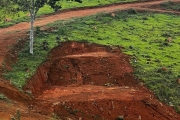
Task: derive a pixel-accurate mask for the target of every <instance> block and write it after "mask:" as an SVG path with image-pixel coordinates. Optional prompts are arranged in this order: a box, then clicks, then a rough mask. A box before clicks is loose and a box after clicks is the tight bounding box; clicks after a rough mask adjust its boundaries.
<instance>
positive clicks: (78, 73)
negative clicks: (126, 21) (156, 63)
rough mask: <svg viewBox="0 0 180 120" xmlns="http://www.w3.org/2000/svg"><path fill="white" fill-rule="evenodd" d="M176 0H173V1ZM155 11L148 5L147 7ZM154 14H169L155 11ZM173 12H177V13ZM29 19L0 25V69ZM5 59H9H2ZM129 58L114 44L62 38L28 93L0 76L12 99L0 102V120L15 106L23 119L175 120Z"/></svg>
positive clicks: (73, 14) (2, 87)
mask: <svg viewBox="0 0 180 120" xmlns="http://www.w3.org/2000/svg"><path fill="white" fill-rule="evenodd" d="M172 1H178V0H172ZM162 2H164V1H163V0H157V1H152V2H146V3H134V4H124V5H114V6H109V7H103V8H95V9H87V10H76V11H67V12H64V13H58V14H55V15H51V16H44V17H42V18H39V19H38V20H37V21H36V23H35V24H36V26H43V25H46V24H48V23H50V22H54V21H56V20H62V19H69V18H73V17H82V16H87V15H92V14H96V13H99V12H112V11H114V10H118V9H120V10H123V9H129V8H136V9H143V10H144V9H147V8H143V7H142V6H144V5H154V4H159V3H162ZM148 10H151V11H154V10H153V9H148ZM156 11H158V12H171V13H173V11H166V10H156ZM177 14H178V13H177ZM28 28H29V23H27V22H23V23H19V24H17V25H14V26H11V27H8V28H2V29H0V68H1V73H2V72H3V70H2V66H3V64H2V63H3V62H4V63H6V64H9V63H11V60H12V61H14V60H16V59H14V58H16V57H17V56H16V53H17V52H16V50H14V51H13V54H12V50H10V49H11V47H10V46H11V45H13V44H15V43H16V42H17V40H18V39H19V38H24V37H26V33H25V31H26V30H27V29H28ZM5 57H6V58H7V59H8V60H10V61H5ZM132 72H133V69H132V66H131V65H130V63H129V57H128V56H126V55H124V54H122V52H121V48H119V47H113V48H110V47H107V46H100V45H95V44H86V43H76V42H72V43H71V42H67V43H63V44H62V45H61V46H59V47H57V48H55V49H53V50H52V52H51V53H50V54H49V57H48V58H47V61H46V62H45V63H43V64H42V65H41V66H40V67H39V68H38V70H37V73H36V74H35V75H34V76H33V77H32V78H31V80H29V82H28V85H27V86H25V88H24V89H25V91H26V92H28V93H29V92H32V96H34V97H32V96H31V97H30V96H28V95H27V94H25V93H24V92H21V91H19V90H17V89H16V88H14V87H13V86H12V85H11V84H10V82H7V81H4V80H2V79H3V78H1V77H2V76H1V75H0V93H3V94H5V95H6V96H7V97H8V98H9V99H11V100H12V103H6V102H4V101H2V100H0V119H2V120H9V119H10V116H12V115H15V113H16V111H17V109H19V110H20V111H21V116H22V117H21V119H22V120H49V119H50V116H51V115H52V113H55V114H57V115H58V116H59V117H60V118H62V120H71V119H72V120H93V119H94V120H102V119H104V120H113V119H115V118H116V117H117V116H123V117H124V118H125V120H137V119H139V120H141V119H143V120H179V119H180V115H179V114H177V113H176V112H175V111H174V110H173V109H172V108H171V107H169V106H166V105H164V104H162V103H160V102H159V101H158V100H157V99H156V98H155V97H154V95H153V93H151V92H150V91H149V90H147V89H146V88H145V87H143V85H142V84H141V83H140V84H139V83H138V81H137V80H136V79H134V77H133V75H132Z"/></svg>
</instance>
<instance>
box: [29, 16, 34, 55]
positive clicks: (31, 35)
mask: <svg viewBox="0 0 180 120" xmlns="http://www.w3.org/2000/svg"><path fill="white" fill-rule="evenodd" d="M33 42H34V17H33V15H31V27H30V41H29V52H30V53H31V54H33Z"/></svg>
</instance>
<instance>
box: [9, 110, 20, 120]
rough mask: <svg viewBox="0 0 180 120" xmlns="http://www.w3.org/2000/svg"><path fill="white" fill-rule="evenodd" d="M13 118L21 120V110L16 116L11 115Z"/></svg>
mask: <svg viewBox="0 0 180 120" xmlns="http://www.w3.org/2000/svg"><path fill="white" fill-rule="evenodd" d="M11 120H21V112H20V110H17V111H16V115H15V116H11Z"/></svg>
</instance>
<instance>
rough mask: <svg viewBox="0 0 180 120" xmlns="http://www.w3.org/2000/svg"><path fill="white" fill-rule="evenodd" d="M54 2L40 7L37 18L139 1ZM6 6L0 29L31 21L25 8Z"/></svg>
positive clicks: (65, 0)
mask: <svg viewBox="0 0 180 120" xmlns="http://www.w3.org/2000/svg"><path fill="white" fill-rule="evenodd" d="M3 1H7V0H3ZM14 1H16V0H14ZM18 1H19V2H18ZM45 1H47V0H45ZM53 1H57V0H49V1H48V3H47V4H44V5H43V7H40V9H38V12H37V16H40V15H44V14H49V13H53V12H54V11H57V10H58V9H70V8H76V7H88V6H100V5H107V4H113V3H122V2H132V1H138V0H92V1H90V0H83V2H82V3H81V0H76V2H73V1H70V0H69V1H67V0H61V1H60V2H59V1H57V2H56V4H54V2H53ZM17 2H18V3H19V5H20V4H22V3H26V2H22V0H17ZM80 3H81V4H80ZM4 4H5V5H4V6H6V7H4V6H3V4H0V6H1V5H2V7H0V8H1V9H0V28H2V27H8V26H10V25H13V24H16V23H19V22H23V21H28V20H29V16H28V11H27V8H25V7H21V8H19V7H18V5H16V4H13V3H11V4H10V3H8V4H7V2H5V3H4ZM48 4H49V5H48ZM27 5H28V4H26V5H23V6H27ZM50 6H52V7H50ZM6 18H10V19H11V21H9V22H6V21H5V19H6Z"/></svg>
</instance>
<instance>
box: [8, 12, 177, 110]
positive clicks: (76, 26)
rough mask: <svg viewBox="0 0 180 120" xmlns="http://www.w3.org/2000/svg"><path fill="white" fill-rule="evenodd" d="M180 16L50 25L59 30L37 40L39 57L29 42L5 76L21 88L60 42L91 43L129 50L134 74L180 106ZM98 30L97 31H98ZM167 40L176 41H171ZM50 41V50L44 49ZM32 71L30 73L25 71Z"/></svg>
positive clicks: (125, 15)
mask: <svg viewBox="0 0 180 120" xmlns="http://www.w3.org/2000/svg"><path fill="white" fill-rule="evenodd" d="M179 21H180V17H179V16H176V15H169V14H159V13H137V14H136V12H135V11H133V10H129V11H121V12H116V13H115V17H112V16H111V15H110V14H99V15H96V16H89V17H86V18H79V19H74V20H70V21H59V22H56V23H53V24H52V25H50V26H58V27H59V28H58V30H55V31H54V32H53V33H51V34H48V33H45V32H41V33H40V34H39V35H38V36H37V37H36V40H35V49H34V51H35V54H34V55H33V56H31V55H29V54H28V43H27V45H26V46H25V48H24V50H23V51H22V52H20V53H19V61H18V63H17V64H15V65H14V66H13V70H12V71H10V72H8V73H7V74H6V75H5V77H6V78H7V79H10V80H11V81H12V83H13V84H15V85H16V86H17V87H20V88H21V87H22V85H24V84H25V80H26V78H28V77H30V76H31V74H33V73H34V72H35V69H36V68H37V66H39V64H40V63H42V62H43V61H44V60H45V58H46V56H47V54H48V52H49V51H50V49H51V48H53V47H54V46H56V45H57V42H56V37H57V36H60V41H65V40H76V41H88V42H93V43H98V44H103V45H119V46H123V47H125V49H124V52H125V53H126V54H129V55H131V56H132V61H131V62H132V65H133V66H134V68H135V72H134V74H135V75H136V76H137V77H138V79H140V80H142V81H143V82H144V83H145V85H146V86H148V87H149V88H150V89H151V90H152V91H154V93H155V94H156V95H157V96H158V98H159V99H160V100H161V101H163V102H166V103H167V104H174V105H175V106H178V105H179V104H180V99H179V98H180V94H179V93H180V85H178V83H177V79H178V78H180V66H179V64H180V57H179V56H180V36H179V34H180V31H179V28H180V23H179ZM95 28H96V29H95ZM167 39H172V42H168V41H167ZM45 40H47V41H48V43H49V50H48V51H46V50H43V47H42V43H43V42H44V41H45ZM27 68H28V71H31V72H26V71H25V69H27Z"/></svg>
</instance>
